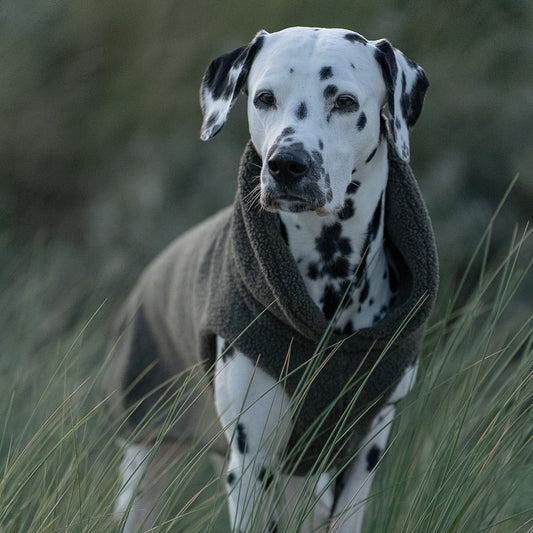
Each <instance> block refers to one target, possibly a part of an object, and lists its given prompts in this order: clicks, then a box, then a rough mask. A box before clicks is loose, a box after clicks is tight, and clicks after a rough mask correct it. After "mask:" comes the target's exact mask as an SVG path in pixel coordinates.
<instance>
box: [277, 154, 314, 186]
mask: <svg viewBox="0 0 533 533" xmlns="http://www.w3.org/2000/svg"><path fill="white" fill-rule="evenodd" d="M268 170H269V171H270V174H271V175H272V177H273V178H274V179H275V180H276V181H277V182H278V183H281V184H283V185H290V184H293V183H296V182H298V181H300V180H301V179H302V178H303V177H304V176H305V175H306V174H307V172H308V171H309V156H308V155H307V154H306V153H305V152H303V151H294V150H276V151H275V152H274V153H273V154H272V155H271V156H270V158H269V160H268Z"/></svg>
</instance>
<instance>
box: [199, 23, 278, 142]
mask: <svg viewBox="0 0 533 533" xmlns="http://www.w3.org/2000/svg"><path fill="white" fill-rule="evenodd" d="M266 35H268V34H267V32H266V31H264V30H261V31H260V32H259V33H258V34H257V35H256V36H255V37H254V39H253V41H252V42H251V43H250V44H248V45H247V46H242V47H241V48H237V49H236V50H233V52H229V53H227V54H224V55H222V56H220V57H218V58H217V59H215V60H213V61H212V62H211V64H210V65H209V67H207V70H206V71H205V74H204V77H203V78H202V85H201V88H200V105H201V107H202V112H203V115H204V121H203V123H202V129H201V134H200V138H201V139H202V141H207V140H209V139H211V137H214V136H215V135H216V134H217V133H218V132H219V131H220V130H221V129H222V126H224V124H225V122H226V119H227V117H228V114H229V112H230V110H231V108H232V107H233V104H234V103H235V100H236V99H237V96H239V93H240V92H241V89H242V88H243V86H244V84H245V83H246V79H247V78H248V73H249V71H250V67H251V65H252V63H253V61H254V58H255V56H256V55H257V52H259V50H261V47H262V46H263V40H264V39H265V36H266Z"/></svg>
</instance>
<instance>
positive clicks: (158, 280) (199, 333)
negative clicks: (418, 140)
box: [108, 142, 438, 473]
mask: <svg viewBox="0 0 533 533" xmlns="http://www.w3.org/2000/svg"><path fill="white" fill-rule="evenodd" d="M260 166H261V159H260V157H259V155H258V154H257V152H256V151H255V149H254V147H253V145H252V143H251V142H250V143H248V145H247V147H246V149H245V152H244V154H243V157H242V160H241V165H240V170H239V176H238V190H237V194H236V197H235V201H234V204H233V206H231V207H228V208H226V209H225V210H223V211H221V212H219V213H217V214H215V215H214V216H212V217H211V218H209V219H207V220H206V221H204V222H203V223H202V224H200V225H198V226H196V227H195V228H193V229H191V230H190V231H188V232H186V233H185V234H183V235H182V236H180V237H179V238H178V239H177V240H176V241H174V243H172V244H171V245H170V246H169V247H168V248H167V249H166V250H165V251H164V252H163V253H162V254H161V255H160V256H159V257H158V258H157V259H156V260H155V261H154V262H153V264H152V265H151V266H150V267H149V268H148V270H147V271H146V272H145V274H144V275H143V276H142V278H141V280H140V282H139V283H138V285H137V287H136V288H135V290H134V292H133V294H132V296H131V298H130V300H129V302H128V304H127V305H126V308H125V312H124V313H123V317H122V321H121V324H122V325H121V331H123V332H124V334H123V337H124V338H123V339H122V342H121V344H120V345H119V347H118V349H117V352H116V354H115V357H114V360H113V362H112V368H111V369H110V372H109V373H108V376H109V380H108V382H109V388H110V390H112V391H113V392H114V393H115V394H114V398H116V401H115V405H114V409H115V411H116V412H117V413H118V412H120V411H121V410H122V409H124V408H126V407H128V406H130V405H132V404H134V403H135V402H137V404H136V405H137V408H136V410H135V412H134V413H133V415H132V417H131V418H130V420H131V421H132V422H133V423H134V424H135V423H137V422H138V421H139V420H140V419H141V418H142V416H143V415H145V414H146V413H147V412H149V410H150V409H151V408H153V406H154V404H155V403H156V402H157V401H158V398H159V397H160V395H161V391H163V390H165V387H161V386H162V384H164V383H166V382H167V380H169V378H172V377H173V376H180V375H185V374H184V372H185V371H186V370H187V369H190V368H192V367H194V368H195V376H196V377H195V378H194V379H190V378H185V377H184V378H183V379H181V380H180V379H178V380H177V381H175V382H174V383H173V386H178V385H180V384H181V385H183V384H184V383H185V382H186V381H187V379H189V381H188V384H187V385H186V386H189V387H191V386H192V385H193V384H194V383H197V382H198V380H200V379H202V378H201V377H199V375H200V374H201V372H199V368H200V367H201V366H202V365H203V368H204V369H206V370H207V372H208V375H209V369H212V368H213V365H214V363H215V357H216V353H215V347H216V346H215V342H216V336H217V335H220V336H221V337H223V338H224V339H225V340H226V341H227V343H228V344H231V345H232V346H233V348H235V349H237V350H239V351H241V352H242V353H244V354H246V355H247V356H248V357H250V358H252V359H253V360H254V362H255V361H257V364H258V365H259V366H260V367H261V368H262V369H264V370H265V371H267V372H268V373H269V374H271V375H272V376H273V377H274V378H276V379H280V381H281V382H282V386H283V387H285V390H286V391H287V392H288V393H289V395H291V397H293V398H296V397H298V402H296V403H297V405H298V408H297V410H296V411H295V413H294V416H293V425H294V429H293V432H292V434H291V438H290V443H289V450H293V451H295V454H294V455H295V457H296V458H297V459H295V461H294V462H293V468H295V471H296V472H297V473H304V472H307V471H308V470H309V468H311V466H312V465H313V463H314V461H315V460H316V458H317V457H318V456H319V455H320V454H321V453H322V452H323V450H328V451H329V452H330V453H331V454H332V457H334V460H333V462H334V463H338V464H341V463H342V462H343V461H345V460H346V458H347V457H348V456H349V455H350V454H351V453H353V452H354V451H356V450H357V447H358V445H359V443H360V439H361V438H362V437H363V436H364V434H365V433H366V432H367V431H368V428H369V424H370V422H371V419H372V416H373V415H374V414H375V413H376V412H377V410H379V408H380V407H382V406H383V404H384V403H385V402H386V400H387V396H388V395H389V394H390V392H391V391H392V389H393V387H394V384H395V383H397V381H398V380H399V379H400V378H401V376H402V374H403V373H404V371H405V370H406V369H407V368H408V367H409V366H411V365H412V364H413V363H414V361H415V360H416V357H417V354H418V351H419V348H420V343H421V339H422V336H423V331H424V325H425V323H426V321H427V319H428V316H429V313H430V311H431V309H432V306H433V303H434V300H435V297H436V293H437V286H438V262H437V253H436V247H435V239H434V235H433V230H432V227H431V222H430V220H429V217H428V213H427V209H426V207H425V204H424V201H423V199H422V197H421V195H420V191H419V188H418V185H417V183H416V181H415V178H414V176H413V173H412V171H411V169H410V167H409V166H408V165H407V164H405V163H403V162H402V161H401V160H400V159H399V158H398V157H397V156H396V154H395V151H394V149H393V148H392V146H389V178H388V184H387V191H386V204H385V242H386V246H387V249H388V251H389V253H390V256H391V257H393V259H394V263H395V267H396V268H397V270H398V273H399V276H398V277H399V287H398V293H397V296H396V299H395V304H394V306H392V307H391V309H390V310H389V312H388V313H387V315H386V316H385V317H384V318H383V319H382V320H381V321H380V322H378V323H376V324H375V326H373V327H370V328H364V329H361V330H359V331H357V332H355V333H354V334H352V335H350V336H348V337H342V336H340V335H337V334H336V333H333V332H332V328H331V327H328V326H329V323H328V321H327V320H326V318H325V317H324V315H323V313H322V311H321V310H320V309H319V308H318V307H317V306H316V305H315V303H314V302H313V301H312V300H311V298H310V296H309V295H308V294H307V291H306V288H305V284H304V281H303V279H302V277H301V275H300V273H299V271H298V268H297V265H296V263H295V261H294V259H293V257H292V255H291V253H290V250H289V248H288V246H287V245H286V243H285V242H284V240H283V237H282V234H281V231H280V223H279V217H278V216H277V215H276V214H273V213H269V212H267V211H265V210H263V209H261V208H260V206H258V205H257V204H256V203H252V204H250V202H246V201H245V200H244V199H246V198H249V197H250V196H249V195H250V193H251V191H252V190H253V189H254V188H255V187H256V186H257V185H258V180H259V176H258V171H257V169H258V168H259V167H260ZM127 324H129V327H127ZM309 372H311V375H312V376H313V377H312V379H309ZM306 373H307V374H306ZM306 375H307V376H308V377H307V378H304V376H306ZM304 382H305V383H306V386H305V387H302V384H303V383H304ZM158 387H159V391H160V392H158V393H156V394H149V393H150V391H152V390H154V389H157V388H158ZM117 388H118V390H117ZM208 389H209V387H207V388H205V387H204V388H203V389H202V390H203V393H202V396H201V398H199V399H196V400H195V405H194V406H192V407H191V408H190V409H188V410H187V411H186V412H185V413H184V415H183V416H182V417H181V418H180V419H179V420H178V421H177V422H176V423H175V424H174V426H173V427H172V430H171V431H170V433H171V434H172V435H174V436H175V437H176V438H179V439H185V440H189V439H191V438H193V435H194V434H195V432H196V431H197V428H198V426H199V425H202V423H205V425H206V427H207V426H208V425H209V424H208V421H210V420H211V419H214V418H215V417H216V415H215V413H214V410H213V407H212V397H211V391H210V390H208ZM167 393H168V391H167ZM141 400H142V401H141ZM347 428H349V429H348V431H346V429H347ZM335 431H337V432H339V434H344V435H345V438H344V439H338V442H337V445H336V446H335V447H332V446H331V440H329V439H331V436H332V434H333V433H334V432H335ZM298 443H300V444H298ZM302 443H303V448H302Z"/></svg>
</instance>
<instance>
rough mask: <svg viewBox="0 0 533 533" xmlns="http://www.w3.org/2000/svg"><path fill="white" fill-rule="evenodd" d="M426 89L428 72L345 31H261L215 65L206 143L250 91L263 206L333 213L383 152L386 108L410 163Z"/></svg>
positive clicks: (206, 81)
mask: <svg viewBox="0 0 533 533" xmlns="http://www.w3.org/2000/svg"><path fill="white" fill-rule="evenodd" d="M427 87H428V81H427V78H426V76H425V74H424V71H423V70H422V69H421V68H420V67H419V66H418V65H416V64H415V63H414V62H413V61H411V60H409V59H407V58H406V57H405V56H404V55H403V54H402V53H401V52H400V51H399V50H397V49H395V48H393V47H392V46H391V44H390V43H389V42H388V41H387V40H385V39H382V40H379V41H368V40H366V39H365V38H364V37H362V36H360V35H359V34H357V33H354V32H351V31H348V30H341V29H316V28H315V29H314V28H300V27H298V28H288V29H286V30H282V31H280V32H277V33H272V34H269V33H267V32H265V31H260V32H259V33H258V34H257V35H256V36H255V38H254V39H253V40H252V42H251V43H249V44H248V45H247V46H243V47H241V48H238V49H237V50H234V51H233V52H230V53H228V54H225V55H223V56H221V57H219V58H217V59H215V60H214V61H213V62H212V63H211V64H210V65H209V67H208V69H207V71H206V73H205V75H204V78H203V80H202V86H201V92H200V100H201V106H202V111H203V113H204V122H203V124H202V132H201V138H202V139H203V140H208V139H210V138H211V137H213V136H214V135H216V134H217V133H218V132H219V131H220V129H221V128H222V126H223V125H224V123H225V122H226V119H227V116H228V113H229V111H230V109H231V108H232V106H233V104H234V102H235V100H236V98H237V96H238V95H239V93H240V92H241V91H244V92H245V93H246V94H247V95H248V122H249V128H250V134H251V138H252V142H253V144H254V146H255V148H256V150H257V151H258V153H259V155H260V156H261V158H262V161H263V167H262V170H261V203H262V205H263V207H264V208H265V209H269V210H272V211H276V210H278V209H282V210H287V211H293V212H294V211H317V212H319V213H327V212H335V211H338V210H340V209H341V208H342V206H343V205H344V199H345V194H346V189H347V187H348V186H349V184H350V182H351V181H352V179H354V174H355V173H356V172H357V169H361V168H362V167H364V166H365V165H367V164H370V161H371V159H372V157H371V156H372V155H373V153H375V150H376V147H377V146H378V145H379V142H380V135H381V114H382V110H383V108H384V106H385V105H386V104H387V107H388V119H389V128H390V131H391V132H392V136H393V139H394V145H395V148H396V151H397V152H398V155H399V156H400V157H401V158H402V159H403V160H404V161H408V160H409V129H410V128H411V127H412V126H413V125H414V123H415V122H416V120H417V119H418V116H419V115H420V112H421V110H422V104H423V101H424V95H425V92H426V89H427Z"/></svg>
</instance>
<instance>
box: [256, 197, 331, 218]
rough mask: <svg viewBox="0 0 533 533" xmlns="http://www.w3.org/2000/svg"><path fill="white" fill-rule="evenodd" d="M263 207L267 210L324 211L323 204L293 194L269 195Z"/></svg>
mask: <svg viewBox="0 0 533 533" xmlns="http://www.w3.org/2000/svg"><path fill="white" fill-rule="evenodd" d="M263 207H264V209H266V210H267V211H272V212H277V211H287V212H289V213H302V212H304V211H316V212H317V213H318V214H322V212H323V211H324V207H323V205H320V204H318V203H317V202H315V201H313V200H309V199H306V198H302V197H300V196H295V195H292V194H282V195H279V196H269V197H268V198H267V199H265V201H264V202H263Z"/></svg>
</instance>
